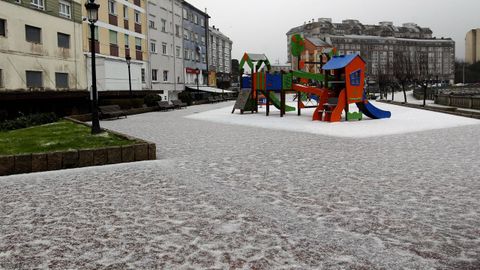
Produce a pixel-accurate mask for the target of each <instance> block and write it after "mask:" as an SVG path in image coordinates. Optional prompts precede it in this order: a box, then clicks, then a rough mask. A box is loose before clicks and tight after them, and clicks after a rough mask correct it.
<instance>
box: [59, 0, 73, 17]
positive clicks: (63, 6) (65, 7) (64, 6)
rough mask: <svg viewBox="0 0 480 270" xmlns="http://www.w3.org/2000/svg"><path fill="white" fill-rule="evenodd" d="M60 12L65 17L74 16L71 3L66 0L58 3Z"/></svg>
mask: <svg viewBox="0 0 480 270" xmlns="http://www.w3.org/2000/svg"><path fill="white" fill-rule="evenodd" d="M58 7H59V10H58V13H59V14H60V16H62V17H65V18H69V19H70V18H71V17H72V12H71V4H70V2H68V1H65V0H60V2H59V3H58Z"/></svg>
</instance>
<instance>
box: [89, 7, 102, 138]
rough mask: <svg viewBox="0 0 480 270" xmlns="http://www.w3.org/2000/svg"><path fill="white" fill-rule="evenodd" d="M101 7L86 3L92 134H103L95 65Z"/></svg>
mask: <svg viewBox="0 0 480 270" xmlns="http://www.w3.org/2000/svg"><path fill="white" fill-rule="evenodd" d="M99 8H100V5H99V4H97V3H95V0H88V2H87V3H85V9H86V10H87V15H88V22H89V23H90V34H91V35H90V52H91V54H92V104H91V106H92V134H99V133H101V132H102V130H101V128H100V120H99V117H98V100H97V70H96V64H95V23H96V22H97V21H98V9H99Z"/></svg>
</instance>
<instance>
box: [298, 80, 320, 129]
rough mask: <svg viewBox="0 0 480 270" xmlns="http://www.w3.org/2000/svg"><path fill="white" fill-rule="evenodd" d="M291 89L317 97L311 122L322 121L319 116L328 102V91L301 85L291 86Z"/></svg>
mask: <svg viewBox="0 0 480 270" xmlns="http://www.w3.org/2000/svg"><path fill="white" fill-rule="evenodd" d="M292 89H293V90H295V91H297V92H303V93H307V94H313V95H316V96H318V106H317V108H316V109H315V112H314V113H313V117H312V118H313V121H322V117H321V115H320V113H319V112H320V111H323V104H325V103H327V100H328V90H327V89H321V88H316V87H312V86H305V85H301V84H293V85H292Z"/></svg>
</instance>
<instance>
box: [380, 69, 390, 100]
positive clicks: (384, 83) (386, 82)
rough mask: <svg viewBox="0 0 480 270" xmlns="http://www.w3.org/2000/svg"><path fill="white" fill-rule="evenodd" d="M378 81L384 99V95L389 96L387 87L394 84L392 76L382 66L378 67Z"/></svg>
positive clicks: (381, 96) (381, 97)
mask: <svg viewBox="0 0 480 270" xmlns="http://www.w3.org/2000/svg"><path fill="white" fill-rule="evenodd" d="M377 82H378V89H379V91H380V99H383V97H385V99H387V98H388V97H387V95H388V90H387V89H388V87H389V86H391V84H392V77H391V76H390V75H389V74H388V73H387V72H386V70H385V69H384V68H382V67H380V68H379V69H378V74H377Z"/></svg>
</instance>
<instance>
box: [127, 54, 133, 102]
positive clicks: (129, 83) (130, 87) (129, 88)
mask: <svg viewBox="0 0 480 270" xmlns="http://www.w3.org/2000/svg"><path fill="white" fill-rule="evenodd" d="M127 66H128V90H130V98H132V96H133V93H132V74H131V72H130V62H129V63H127Z"/></svg>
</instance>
